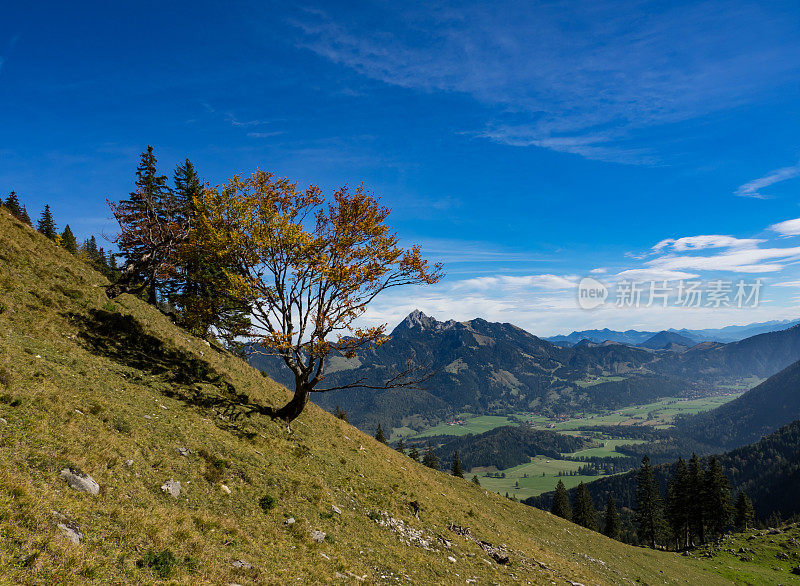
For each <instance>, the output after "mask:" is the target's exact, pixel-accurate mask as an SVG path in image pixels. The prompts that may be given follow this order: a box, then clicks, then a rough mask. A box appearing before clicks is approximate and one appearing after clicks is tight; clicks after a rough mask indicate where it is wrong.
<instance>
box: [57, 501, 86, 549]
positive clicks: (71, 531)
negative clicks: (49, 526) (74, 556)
mask: <svg viewBox="0 0 800 586" xmlns="http://www.w3.org/2000/svg"><path fill="white" fill-rule="evenodd" d="M50 512H51V513H52V514H53V516H54V517H55V518H56V520H57V521H58V524H57V527H58V528H59V529H60V530H61V531H62V532H63V533H64V536H65V537H66V538H67V539H68V540H69V542H70V543H72V544H73V545H80V544H81V542H82V541H83V533H81V530H80V527H78V525H77V523H75V522H74V521H71V520H70V519H69V517H67V516H66V515H65V514H64V513H62V512H60V511H55V510H54V511H50Z"/></svg>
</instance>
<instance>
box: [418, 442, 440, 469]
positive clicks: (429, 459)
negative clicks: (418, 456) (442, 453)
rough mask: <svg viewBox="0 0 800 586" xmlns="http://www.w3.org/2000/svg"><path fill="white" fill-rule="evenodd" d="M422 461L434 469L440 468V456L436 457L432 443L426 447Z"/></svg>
mask: <svg viewBox="0 0 800 586" xmlns="http://www.w3.org/2000/svg"><path fill="white" fill-rule="evenodd" d="M422 463H423V465H425V466H427V467H428V468H433V469H434V470H438V469H439V458H437V457H436V454H435V453H434V451H433V446H432V445H431V444H428V447H427V448H426V449H425V455H423V456H422Z"/></svg>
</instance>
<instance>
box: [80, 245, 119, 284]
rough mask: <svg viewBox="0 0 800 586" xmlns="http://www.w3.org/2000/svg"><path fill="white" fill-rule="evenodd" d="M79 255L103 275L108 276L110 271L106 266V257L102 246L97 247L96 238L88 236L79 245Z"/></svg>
mask: <svg viewBox="0 0 800 586" xmlns="http://www.w3.org/2000/svg"><path fill="white" fill-rule="evenodd" d="M79 256H80V257H81V258H83V260H85V261H86V262H88V263H89V264H90V265H92V266H93V267H94V269H95V270H96V271H98V272H100V273H102V274H103V275H105V276H109V275H110V274H111V271H110V269H109V266H108V259H107V258H106V254H105V252H103V249H102V248H98V246H97V240H96V239H95V237H94V236H90V237H89V238H88V239H86V240H84V241H83V244H82V245H81V247H80V251H79Z"/></svg>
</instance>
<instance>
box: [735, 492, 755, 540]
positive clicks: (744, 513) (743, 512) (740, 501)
mask: <svg viewBox="0 0 800 586" xmlns="http://www.w3.org/2000/svg"><path fill="white" fill-rule="evenodd" d="M754 518H755V513H754V512H753V503H752V501H751V500H750V497H749V496H747V494H746V493H745V492H744V491H742V492H740V493H739V496H738V497H737V498H736V528H737V529H738V530H739V531H745V530H746V529H749V528H750V526H751V525H752V524H753V519H754Z"/></svg>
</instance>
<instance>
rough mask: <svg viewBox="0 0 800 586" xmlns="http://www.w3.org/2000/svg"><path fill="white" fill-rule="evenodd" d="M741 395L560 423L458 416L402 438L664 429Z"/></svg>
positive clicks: (667, 401) (665, 402) (666, 402)
mask: <svg viewBox="0 0 800 586" xmlns="http://www.w3.org/2000/svg"><path fill="white" fill-rule="evenodd" d="M606 378H608V377H606ZM748 388H749V387H748ZM742 393H743V391H741V392H731V393H729V394H726V395H717V396H714V397H703V398H700V399H681V398H675V397H667V398H664V399H662V400H660V401H656V402H654V403H648V404H645V405H634V406H631V407H624V408H622V409H616V410H614V411H605V412H596V413H591V412H585V413H578V414H576V415H575V417H574V418H572V419H567V420H563V421H558V420H555V419H551V418H549V417H545V416H543V415H536V414H533V413H530V412H517V413H511V414H509V415H508V416H504V415H474V414H470V413H461V414H459V415H458V416H456V420H460V421H462V422H463V423H460V424H454V425H451V424H450V423H441V424H439V425H437V426H435V427H431V428H428V429H426V430H424V431H422V432H420V433H416V434H406V433H403V434H402V435H404V436H407V437H410V438H423V437H431V436H436V435H452V436H462V435H467V434H470V433H475V434H477V433H484V432H486V431H489V430H491V429H494V428H496V427H501V426H503V425H516V423H517V421H518V420H521V421H526V422H528V423H530V424H532V425H533V426H534V427H537V428H539V429H553V430H555V431H571V430H572V431H574V430H579V429H581V428H582V427H588V426H595V425H608V426H612V425H652V426H655V427H660V428H663V427H668V426H670V425H672V422H673V421H674V419H675V416H676V415H679V414H683V413H688V414H694V413H700V412H702V411H708V410H709V409H714V408H715V407H719V406H720V405H723V404H724V403H727V402H728V401H732V400H733V399H736V398H737V397H739V396H741V394H742ZM404 430H405V428H404ZM393 437H394V435H393ZM398 437H399V434H398ZM629 443H630V442H629Z"/></svg>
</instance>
